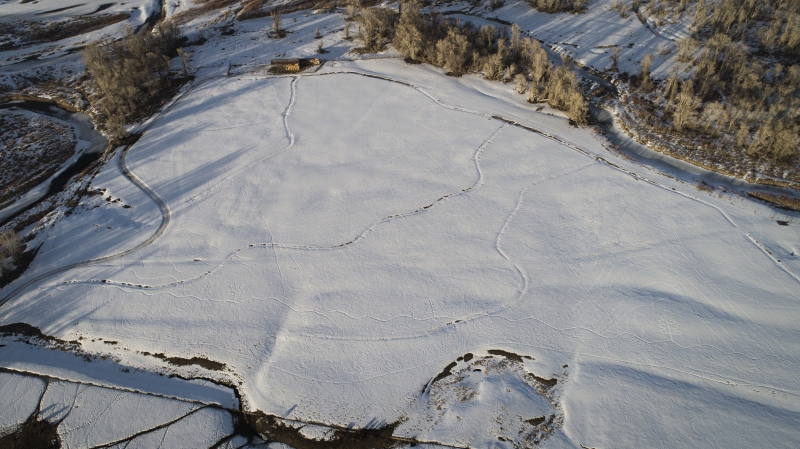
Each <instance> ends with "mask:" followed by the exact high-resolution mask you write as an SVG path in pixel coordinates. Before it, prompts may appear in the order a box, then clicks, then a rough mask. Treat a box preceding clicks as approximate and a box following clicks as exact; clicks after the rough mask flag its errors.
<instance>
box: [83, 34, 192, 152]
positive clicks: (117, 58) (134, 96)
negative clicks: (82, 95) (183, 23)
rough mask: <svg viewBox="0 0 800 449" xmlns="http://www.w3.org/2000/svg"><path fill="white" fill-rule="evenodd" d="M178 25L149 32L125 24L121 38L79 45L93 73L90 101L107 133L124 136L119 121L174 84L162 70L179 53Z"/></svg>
mask: <svg viewBox="0 0 800 449" xmlns="http://www.w3.org/2000/svg"><path fill="white" fill-rule="evenodd" d="M179 38H180V31H179V29H178V26H177V25H175V24H174V23H172V22H170V21H165V22H162V23H160V24H159V25H158V26H156V27H155V29H154V30H153V32H147V31H145V32H140V33H136V32H134V31H133V29H132V28H130V27H129V28H128V29H127V30H126V32H125V35H124V36H123V37H122V39H119V40H117V41H104V42H94V43H92V44H89V45H88V46H86V48H85V49H84V50H83V62H84V64H85V65H86V69H87V71H88V72H89V73H90V74H91V75H92V80H93V83H94V87H95V88H96V89H95V92H94V95H92V96H91V97H90V100H91V102H92V106H93V107H94V108H95V109H96V110H97V111H98V112H99V113H100V114H102V115H103V117H104V118H105V125H106V129H107V131H108V132H109V134H110V135H111V137H112V138H116V139H119V138H122V137H124V136H125V131H124V129H123V126H124V125H125V124H126V123H130V122H132V121H134V120H136V119H138V118H141V117H145V116H147V115H149V114H150V113H151V112H152V111H153V109H154V108H155V107H156V106H158V104H160V102H161V100H163V99H164V98H165V97H168V96H171V93H172V87H174V86H173V84H172V83H171V78H170V77H169V74H168V73H167V69H168V68H169V62H170V58H171V57H174V56H177V55H178V54H179V51H178V50H179V49H178V43H179Z"/></svg>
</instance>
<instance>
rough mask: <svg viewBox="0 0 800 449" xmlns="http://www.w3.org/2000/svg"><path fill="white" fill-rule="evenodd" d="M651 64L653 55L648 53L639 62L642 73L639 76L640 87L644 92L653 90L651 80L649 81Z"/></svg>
mask: <svg viewBox="0 0 800 449" xmlns="http://www.w3.org/2000/svg"><path fill="white" fill-rule="evenodd" d="M652 64H653V55H651V54H650V53H648V54H646V55H644V57H643V58H642V63H641V67H642V73H641V75H640V76H641V78H642V84H641V88H642V90H643V91H645V92H651V91H652V90H653V82H652V81H650V66H651V65H652Z"/></svg>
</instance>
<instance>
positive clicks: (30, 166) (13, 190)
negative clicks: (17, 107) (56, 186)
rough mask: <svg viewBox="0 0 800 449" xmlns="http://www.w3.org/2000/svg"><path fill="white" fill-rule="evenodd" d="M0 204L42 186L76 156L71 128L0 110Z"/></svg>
mask: <svg viewBox="0 0 800 449" xmlns="http://www.w3.org/2000/svg"><path fill="white" fill-rule="evenodd" d="M0 130H2V133H0V185H1V186H2V187H0V204H1V203H4V202H6V201H8V200H9V199H11V198H12V197H14V196H16V195H18V194H20V193H23V192H25V191H27V190H28V189H30V188H31V187H33V186H35V185H37V184H39V183H41V182H42V181H44V180H45V179H47V178H48V177H50V175H52V174H53V173H55V172H56V171H57V170H58V168H59V167H60V166H61V164H63V163H64V161H66V160H67V159H69V158H70V157H71V156H72V155H73V154H74V152H75V144H76V139H75V134H74V132H73V130H72V127H71V126H69V125H67V124H65V123H62V122H59V121H56V120H54V119H52V118H50V117H47V116H45V115H41V114H34V113H27V112H23V113H17V112H15V111H9V110H0Z"/></svg>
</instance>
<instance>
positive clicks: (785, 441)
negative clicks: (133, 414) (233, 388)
mask: <svg viewBox="0 0 800 449" xmlns="http://www.w3.org/2000/svg"><path fill="white" fill-rule="evenodd" d="M593 5H595V4H594V3H592V4H590V12H591V10H592V8H593ZM513 7H515V6H513V4H511V5H509V6H507V7H505V8H504V9H501V10H500V11H499V14H500V17H501V18H502V17H504V16H503V15H502V14H504V13H506V12H508V11H511V10H510V9H508V8H513ZM504 11H505V12H504ZM598 14H599V13H598ZM614 14H616V13H614ZM578 17H580V16H578ZM293 18H298V22H293V20H292V19H293ZM284 20H285V23H286V24H287V25H288V28H289V29H290V31H292V29H294V30H297V31H296V34H294V35H293V34H290V35H289V37H288V38H286V39H284V40H282V41H277V42H276V41H272V40H269V41H266V42H267V44H263V43H262V42H263V39H261V38H259V36H263V34H261V33H262V32H263V30H265V29H267V28H268V26H269V22H268V19H258V20H253V21H246V22H242V23H241V24H237V25H236V28H237V32H236V34H234V35H233V36H230V37H225V38H222V37H220V38H219V39H217V38H216V37H215V39H214V40H213V42H212V41H210V42H209V43H207V44H206V45H204V46H203V47H198V48H197V49H195V50H194V51H195V54H194V56H193V58H194V60H195V63H196V64H197V66H200V67H203V68H202V69H200V70H199V71H198V73H197V76H198V79H197V80H196V81H195V82H194V85H193V86H192V88H191V90H190V91H188V92H187V93H186V94H184V95H183V96H181V97H180V99H179V100H177V101H176V102H175V103H174V105H172V106H171V107H170V108H169V109H168V110H166V111H165V112H164V113H163V114H160V115H158V116H157V117H156V118H155V119H154V120H152V122H151V125H150V127H149V128H148V129H147V131H146V133H145V134H144V135H143V136H142V137H141V139H140V140H139V141H138V143H137V144H136V145H134V146H133V147H132V148H131V149H130V150H129V151H128V153H127V157H126V160H127V164H128V167H129V169H130V170H131V171H132V172H133V173H134V174H135V176H136V177H137V178H138V179H140V180H141V181H142V182H143V183H144V184H145V185H146V186H147V187H148V188H149V189H152V191H153V192H155V194H156V195H157V196H158V198H160V199H162V200H163V201H164V202H165V204H166V205H167V207H168V209H169V217H170V219H169V221H168V225H167V227H166V229H165V231H164V233H163V234H157V230H158V229H159V226H161V224H162V222H163V221H162V214H161V211H160V209H159V207H158V205H157V204H156V203H155V202H154V201H153V199H152V198H151V197H150V196H148V194H147V193H146V192H145V191H144V190H143V189H140V188H139V187H137V186H136V185H134V184H133V183H131V181H130V180H129V179H128V178H127V177H125V175H124V174H123V172H122V171H121V170H120V158H119V156H120V153H119V150H118V151H117V154H116V155H115V156H114V157H113V158H111V159H110V160H109V162H108V163H107V165H106V166H105V167H104V168H103V170H102V171H101V172H100V174H99V175H98V176H96V177H95V178H94V179H93V181H92V188H95V189H100V190H103V191H105V192H106V193H105V194H104V196H105V195H110V196H112V197H114V198H121V200H122V204H126V205H130V206H132V207H131V208H127V209H126V208H123V207H121V205H120V204H119V203H109V202H107V201H105V200H104V199H103V198H100V197H85V198H83V199H82V205H81V206H80V207H79V208H78V209H76V210H75V212H74V213H73V214H71V215H69V216H67V217H63V218H60V219H58V220H55V221H54V222H53V226H52V227H48V228H46V229H44V230H43V231H42V234H41V237H40V239H41V240H40V241H43V242H44V243H43V246H42V247H41V249H40V251H39V254H38V255H37V258H36V259H35V260H34V262H33V264H32V265H31V267H30V268H29V269H28V270H27V271H26V272H25V273H24V275H23V276H22V277H21V278H20V279H19V280H17V281H15V282H14V283H12V284H11V285H10V286H9V287H8V288H6V289H4V290H3V294H4V295H5V294H7V292H9V291H13V289H15V288H17V286H21V285H24V283H26V282H28V280H30V279H34V278H36V277H37V276H41V275H44V274H46V273H47V272H49V271H50V270H52V269H56V268H58V267H61V266H65V265H68V264H72V263H80V262H82V261H86V260H90V259H98V258H101V257H107V256H113V255H115V254H118V255H119V256H118V257H113V258H109V259H106V260H103V261H97V262H94V263H92V264H89V265H83V266H77V267H75V268H73V269H71V270H68V271H66V272H63V273H60V274H56V275H53V276H51V277H46V278H44V279H42V280H41V281H39V282H37V283H35V284H33V285H31V286H29V287H26V288H24V289H23V291H21V292H20V294H19V295H16V296H14V297H13V298H11V300H10V301H9V302H7V303H5V304H4V305H3V306H2V307H1V308H0V319H1V320H2V322H3V323H12V322H19V321H22V322H26V323H30V324H32V325H35V326H37V327H39V328H41V330H42V331H43V332H44V333H46V334H49V335H53V336H56V337H58V338H61V339H63V340H68V341H69V340H76V339H78V338H81V337H83V338H84V339H83V340H81V341H82V342H83V343H82V345H83V347H84V349H86V350H87V351H89V352H92V353H97V354H108V355H110V356H112V357H113V358H114V359H115V361H111V360H107V361H95V362H92V364H91V369H90V368H87V366H89V365H82V364H81V363H77V362H75V361H74V360H73V359H76V357H75V356H74V355H73V354H64V353H60V351H51V350H49V349H44V348H30V347H28V346H27V345H26V344H25V343H13V342H11V341H10V340H9V339H8V338H5V339H3V341H2V342H1V343H0V344H5V345H6V346H4V347H0V366H4V367H12V368H15V369H19V370H26V371H31V372H37V373H47V372H55V373H57V374H58V377H59V378H61V379H64V380H73V381H78V380H81V381H89V380H90V379H94V380H93V381H92V382H94V383H98V384H102V385H106V386H109V387H110V386H113V385H114V384H116V383H123V382H126V381H127V382H129V383H130V384H131V385H136V386H135V387H133V386H132V387H131V388H135V389H137V391H151V390H158V391H154V392H157V393H158V394H164V393H165V392H166V391H169V389H171V388H175V389H178V387H176V386H174V385H175V383H172V382H177V381H178V380H177V379H169V378H167V377H166V376H164V377H163V378H162V377H161V376H158V375H156V374H151V373H143V372H135V373H131V376H132V377H127V376H128V374H121V373H120V372H119V366H126V367H130V368H132V369H133V370H134V371H135V370H136V369H141V370H151V371H155V372H160V373H174V374H178V375H181V376H184V377H198V378H206V379H212V380H217V381H225V382H231V383H233V384H235V385H238V389H239V392H240V393H241V394H242V405H243V408H244V409H245V410H248V411H255V410H260V411H263V412H265V413H268V414H274V415H277V416H282V417H284V418H288V419H296V420H300V421H309V422H315V423H318V424H333V425H337V426H342V427H351V428H352V427H355V428H361V427H369V426H375V425H377V424H382V423H387V424H388V423H393V422H397V421H403V422H402V423H401V424H400V426H399V427H398V428H397V430H396V432H395V433H396V434H397V435H401V436H405V437H416V438H419V439H421V440H425V441H439V442H442V443H446V444H457V445H472V446H475V447H492V446H493V447H513V442H511V441H507V440H500V439H498V437H503V438H504V439H505V438H506V437H508V436H510V437H514V432H516V431H517V430H523V429H525V431H530V430H532V429H530V428H528V427H525V426H526V424H525V420H527V419H531V418H538V417H539V416H551V415H552V416H555V417H556V418H555V421H554V422H555V423H556V425H555V426H554V428H553V431H552V434H551V435H550V436H549V438H547V440H546V442H545V443H544V444H545V446H546V447H573V448H577V447H580V446H581V445H583V446H585V447H612V446H613V447H636V448H638V447H642V446H658V447H695V446H697V442H698V441H702V442H709V445H714V446H719V447H730V446H734V447H747V446H756V447H794V446H797V445H798V443H800V441H798V440H800V435H798V434H797V432H796V431H795V430H794V427H796V426H795V425H794V423H796V422H797V421H798V414H799V413H800V396H798V394H799V393H800V378H799V377H798V375H797V372H798V365H800V344H799V343H798V341H799V340H798V339H797V336H798V325H797V323H798V320H797V318H798V312H799V309H800V308H799V307H798V299H800V297H798V291H800V289H798V283H799V282H800V281H798V274H799V273H800V260H799V257H798V255H797V254H798V246H797V241H798V240H797V239H798V236H799V235H800V234H798V233H799V232H800V231H799V230H798V229H799V228H798V223H797V220H794V221H793V222H791V223H790V224H789V226H778V225H777V224H776V223H775V222H774V220H775V219H776V218H775V217H776V213H775V211H774V210H772V209H770V208H768V207H766V206H764V205H762V204H759V203H756V202H753V201H750V200H747V199H745V198H742V197H740V196H737V195H733V194H730V193H725V192H722V191H714V192H705V191H700V190H697V189H696V188H695V187H694V184H693V178H692V177H689V176H687V177H685V178H680V177H673V176H665V175H663V174H662V173H661V172H659V171H657V170H654V169H651V168H648V167H647V166H643V165H641V164H640V163H638V162H637V161H635V160H630V159H625V158H621V157H617V156H615V153H612V152H610V151H609V150H608V148H607V142H606V141H605V140H604V139H603V138H602V137H601V136H598V135H596V134H594V133H593V131H591V130H589V129H586V128H576V127H570V126H569V125H568V123H567V121H566V119H565V118H564V117H563V116H562V115H560V113H557V112H554V111H552V110H549V109H544V110H543V112H541V113H538V112H535V110H536V108H537V107H538V106H537V105H530V104H528V103H526V102H525V101H524V97H523V96H521V95H517V94H513V93H512V86H508V85H502V84H499V83H493V82H488V81H484V80H482V79H480V78H478V77H474V76H465V77H462V78H453V77H447V76H444V75H443V73H442V70H440V69H436V68H432V67H429V66H426V65H406V64H404V63H403V62H402V61H401V60H398V59H385V60H368V61H347V60H344V59H346V57H340V56H343V55H344V50H345V45H346V44H344V43H342V42H341V40H337V39H339V38H338V37H336V36H339V35H340V32H339V31H336V32H335V33H333V36H332V37H330V39H331V42H333V43H334V44H332V47H333V48H339V50H337V51H339V53H335V55H337V56H336V58H337V59H339V60H337V61H332V62H329V63H326V64H325V66H323V67H322V68H321V69H320V70H319V71H318V72H315V73H308V74H302V75H298V76H264V75H260V74H258V73H249V74H248V73H247V72H248V70H247V69H248V68H253V69H257V68H258V67H259V66H260V65H261V64H263V61H264V60H266V59H269V58H270V57H272V56H274V55H276V54H282V53H290V52H291V51H292V49H293V48H297V53H298V54H301V55H306V54H310V53H306V52H310V51H311V50H310V48H311V46H316V44H315V42H313V40H312V39H311V37H310V36H312V35H313V34H312V33H313V29H314V28H315V26H311V25H309V24H310V23H312V24H314V25H317V26H318V25H319V24H323V23H324V24H329V25H330V28H329V29H331V30H338V27H339V26H340V24H341V17H340V16H338V15H310V14H308V15H304V13H295V14H287V15H286V16H285V17H284ZM531 20H533V19H531ZM537 20H538V19H537ZM314 21H322V22H314ZM295 23H297V25H295ZM637 23H638V22H637ZM634 25H635V24H634ZM542 26H544V25H542ZM300 29H303V30H305V31H302V32H301V31H299V30H300ZM210 32H212V31H209V33H210ZM214 32H215V31H214ZM327 36H331V34H328V35H327ZM326 39H328V37H326ZM326 42H327V41H326ZM653 42H655V41H653ZM339 44H341V47H337V45H339ZM265 45H266V48H265ZM347 45H349V44H347ZM586 45H588V44H586ZM592 45H594V44H592ZM648 45H650V44H648ZM223 48H225V49H226V50H224V51H223V50H222V49H223ZM648 48H649V47H648ZM232 64H233V65H236V64H244V66H242V67H241V68H240V69H239V70H237V71H236V72H235V73H237V74H238V75H237V76H231V77H225V76H220V75H223V74H225V73H227V72H228V69H229V67H230V66H231V65H232ZM365 75H369V76H365ZM497 117H501V118H503V120H501V119H499V118H497ZM514 123H516V124H520V125H523V126H525V127H528V128H530V129H526V128H523V127H520V126H515V125H514ZM531 129H532V130H531ZM779 215H780V218H777V219H781V220H786V219H787V218H795V217H796V216H797V215H798V214H795V213H781V214H779ZM786 221H788V220H786ZM151 236H155V237H156V238H155V240H154V241H153V242H152V243H151V244H149V245H145V246H142V247H141V248H139V249H138V250H137V251H133V252H126V251H127V250H129V249H130V248H133V247H136V246H137V245H140V244H141V243H142V242H146V241H147V240H148V239H149V238H151ZM101 338H102V339H103V340H104V341H115V342H117V344H114V345H112V344H105V343H99V342H95V343H90V342H89V340H90V339H98V340H99V339H101ZM496 349H501V350H503V351H507V352H509V353H515V354H519V355H521V356H528V357H531V358H532V359H528V358H525V359H524V360H523V361H522V362H514V363H510V362H509V364H508V365H507V366H506V367H504V368H502V369H497V370H495V371H494V372H493V373H492V374H491V375H490V373H488V372H483V373H479V372H475V371H474V369H475V368H476V367H477V366H476V363H477V362H478V361H481V360H487V359H486V357H488V355H489V354H491V353H490V352H489V351H490V350H496ZM143 352H148V353H150V354H157V353H163V354H164V355H165V357H182V358H187V359H188V358H191V357H204V358H207V359H209V360H211V361H216V362H220V363H224V364H225V368H224V369H221V370H212V369H206V368H203V367H201V366H198V365H187V366H176V365H171V364H168V363H166V362H165V361H164V360H162V359H161V358H157V357H153V356H148V355H146V354H143ZM466 353H472V354H474V357H475V358H474V359H472V361H466V360H464V355H465V354H466ZM44 354H47V355H46V356H45V355H44ZM459 357H462V360H458V358H459ZM495 360H500V358H496V359H495ZM453 362H456V365H455V366H454V367H453V368H452V374H451V375H450V376H446V377H444V378H443V379H440V380H439V381H437V382H432V380H433V379H434V378H436V377H437V375H438V374H440V373H442V370H443V369H444V368H445V367H447V366H448V365H449V364H451V363H453ZM115 367H116V368H115ZM115 370H116V371H115ZM134 374H135V375H134ZM148 374H149V375H150V376H151V377H147V375H148ZM529 374H530V376H529ZM531 376H536V377H539V378H542V379H551V378H552V379H557V380H558V384H557V386H556V387H554V388H552V389H550V390H548V391H547V392H546V393H547V394H544V393H542V392H541V391H540V390H538V388H536V385H537V384H536V383H535V382H532V381H530V379H531V378H532V377H531ZM159 378H161V379H163V382H164V383H159V382H157V381H156V379H159ZM533 378H534V379H535V377H533ZM142 379H143V380H142ZM526 379H527V380H526ZM145 385H148V386H149V387H148V388H149V390H148V388H146V387H145ZM181 385H185V384H181ZM198 385H200V384H193V385H189V386H188V387H185V388H186V393H181V395H194V396H193V397H194V398H198V397H201V396H202V395H208V396H215V395H216V393H212V392H209V389H208V388H207V387H209V385H207V384H204V385H200V386H202V387H203V388H199V387H198V388H197V389H194V388H189V387H192V386H198ZM182 388H183V387H182ZM473 391H474V392H477V393H476V394H475V395H471V394H472V393H470V392H473ZM467 393H469V394H467ZM26 397H27V396H26ZM112 397H113V396H111V395H110V394H109V395H106V396H103V395H99V396H98V397H97V398H96V399H93V401H94V402H92V404H95V405H92V407H99V405H96V404H103V403H104V402H103V401H107V400H110V398H112ZM176 397H177V395H176ZM180 397H184V396H180ZM215 397H216V396H215ZM461 399H464V400H463V401H462V400H461ZM437 407H441V408H437ZM22 409H23V407H22V406H20V410H22ZM15 413H17V412H15ZM19 413H20V414H22V412H21V411H20V412H19ZM226 415H227V412H223V411H220V410H219V409H215V408H208V409H203V410H200V411H198V412H196V413H194V414H192V415H190V416H189V417H187V419H188V418H192V420H191V421H186V422H187V424H185V425H186V426H187V428H186V429H184V430H174V429H173V427H172V426H170V427H169V428H167V427H165V428H161V429H158V430H155V431H153V432H149V433H146V434H143V435H141V436H138V437H136V438H135V439H134V440H133V441H131V443H130V444H129V445H128V446H127V447H155V446H157V445H159V444H160V442H162V441H163V442H164V444H163V447H185V446H192V447H195V446H197V447H199V446H203V445H205V446H211V445H212V444H214V442H216V441H218V440H219V439H220V438H222V437H224V436H225V435H226V434H229V433H230V432H232V425H231V424H230V417H229V415H227V416H226ZM109 416H111V415H109ZM163 419H166V417H162V418H161V420H162V421H163ZM498 419H499V421H498ZM756 423H757V425H756ZM321 427H324V426H321ZM311 429H312V427H311V426H309V428H308V429H306V430H307V431H308V433H309V435H311V436H315V437H316V436H324V435H325V433H324V432H322V430H323V429H318V428H316V427H314V429H313V430H315V431H319V432H311ZM123 433H124V432H123ZM128 433H129V432H128ZM76 435H78V434H76ZM187 436H188V437H191V438H196V439H194V440H186V439H185V438H187ZM172 438H175V439H174V440H172ZM78 441H82V440H78ZM276 447H277V446H276Z"/></svg>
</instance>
